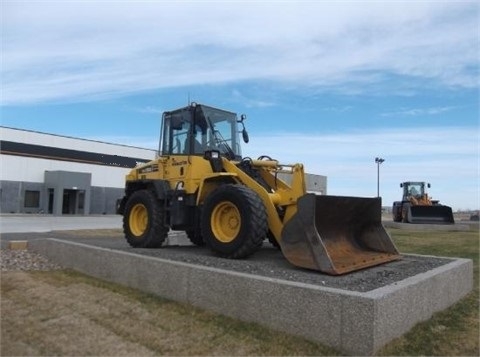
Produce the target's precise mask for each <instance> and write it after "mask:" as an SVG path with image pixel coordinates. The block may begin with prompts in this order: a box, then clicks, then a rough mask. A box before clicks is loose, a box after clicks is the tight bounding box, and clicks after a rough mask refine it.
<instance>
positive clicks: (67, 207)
mask: <svg viewBox="0 0 480 357" xmlns="http://www.w3.org/2000/svg"><path fill="white" fill-rule="evenodd" d="M77 191H78V190H66V189H65V190H63V203H62V214H75V213H76V212H75V211H76V207H77Z"/></svg>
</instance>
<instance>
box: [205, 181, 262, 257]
mask: <svg viewBox="0 0 480 357" xmlns="http://www.w3.org/2000/svg"><path fill="white" fill-rule="evenodd" d="M200 225H201V232H202V236H203V239H204V241H205V243H206V244H207V246H208V247H209V248H210V249H212V250H213V251H214V252H215V253H217V254H219V255H220V256H222V257H225V258H231V259H241V258H246V257H248V256H250V255H251V254H253V253H254V252H256V251H257V250H258V249H259V248H260V247H261V246H262V243H263V240H264V238H265V236H266V235H267V231H268V223H267V213H266V209H265V206H264V204H263V202H262V200H261V199H260V197H259V196H258V195H257V194H256V193H255V192H254V191H252V190H251V189H250V188H248V187H245V186H242V185H232V184H228V185H222V186H220V187H218V188H217V189H216V190H215V191H213V192H212V193H211V194H210V195H209V196H208V197H207V199H206V200H205V204H204V206H203V213H202V218H201V224H200Z"/></svg>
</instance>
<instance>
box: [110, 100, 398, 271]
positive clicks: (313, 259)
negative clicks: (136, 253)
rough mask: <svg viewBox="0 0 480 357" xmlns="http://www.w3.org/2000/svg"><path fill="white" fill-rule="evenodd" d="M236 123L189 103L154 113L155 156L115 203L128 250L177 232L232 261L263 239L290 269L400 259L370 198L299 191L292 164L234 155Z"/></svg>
mask: <svg viewBox="0 0 480 357" xmlns="http://www.w3.org/2000/svg"><path fill="white" fill-rule="evenodd" d="M244 120H245V116H244V115H242V116H241V117H240V118H238V117H237V115H236V114H235V113H232V112H229V111H225V110H220V109H216V108H212V107H209V106H206V105H201V104H196V103H193V104H191V105H189V106H187V107H185V108H181V109H177V110H173V111H169V112H165V113H164V114H163V116H162V128H161V138H160V148H159V157H158V158H157V159H155V160H153V161H151V162H149V163H146V164H142V165H140V166H137V167H136V168H134V169H132V170H131V172H130V173H129V174H128V175H127V177H126V187H125V196H124V197H123V199H121V200H120V201H119V202H118V208H117V212H118V213H119V214H122V215H123V229H124V233H125V237H126V240H127V241H128V243H129V244H130V245H131V246H132V247H141V248H157V247H160V246H161V245H162V244H163V243H164V241H165V239H166V238H167V235H168V232H169V230H177V231H178V230H179V231H185V232H186V234H187V236H188V237H189V238H190V240H191V242H192V243H194V244H196V245H206V246H207V247H209V248H210V249H211V250H212V251H213V252H214V253H216V254H217V255H219V256H222V257H225V258H233V259H239V258H246V257H248V256H250V255H251V254H253V253H254V252H255V251H257V250H258V249H259V248H260V247H261V246H262V243H263V241H264V240H265V239H269V240H270V241H271V242H272V243H274V245H276V246H277V247H279V248H280V249H281V251H282V253H283V255H284V256H285V258H286V259H287V260H288V261H289V262H290V263H292V264H293V265H295V266H297V267H301V268H307V269H313V270H318V271H321V272H324V273H327V274H333V275H338V274H344V273H348V272H352V271H356V270H359V269H363V268H367V267H370V266H374V265H378V264H381V263H385V262H389V261H392V260H395V259H398V258H399V257H400V255H399V253H398V251H397V249H396V248H395V245H394V244H393V242H392V240H391V238H390V237H389V235H388V234H387V232H386V231H385V229H384V227H383V226H382V223H381V201H380V199H377V198H359V197H335V196H321V195H315V194H311V193H307V192H306V187H305V174H304V168H303V165H302V164H293V165H284V164H280V163H279V162H278V161H276V160H273V159H271V158H270V157H268V156H261V157H259V158H258V159H251V158H248V157H242V154H241V145H240V144H241V143H240V136H242V137H243V141H244V142H248V140H249V139H248V134H247V132H246V130H245V126H244ZM240 134H242V135H240ZM279 174H289V175H291V180H289V182H290V184H287V183H286V182H285V181H283V180H281V179H280V178H279Z"/></svg>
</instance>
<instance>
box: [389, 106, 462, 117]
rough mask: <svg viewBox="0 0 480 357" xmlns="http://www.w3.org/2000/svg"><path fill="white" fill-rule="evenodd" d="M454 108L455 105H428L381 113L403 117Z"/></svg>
mask: <svg viewBox="0 0 480 357" xmlns="http://www.w3.org/2000/svg"><path fill="white" fill-rule="evenodd" d="M454 109H456V107H452V106H447V107H430V108H402V109H400V110H397V111H393V112H386V113H382V114H381V116H384V117H396V116H400V117H404V116H430V115H437V114H442V113H446V112H449V111H451V110H454Z"/></svg>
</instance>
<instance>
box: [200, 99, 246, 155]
mask: <svg viewBox="0 0 480 357" xmlns="http://www.w3.org/2000/svg"><path fill="white" fill-rule="evenodd" d="M196 125H197V126H199V127H201V129H202V136H203V135H206V136H207V138H206V140H204V142H205V143H206V144H207V147H208V149H209V150H219V151H220V152H221V153H222V154H224V155H226V156H233V157H232V159H233V158H235V157H240V158H241V156H242V153H241V149H240V142H239V135H238V130H237V115H236V114H235V113H231V112H227V111H225V110H220V109H216V108H212V107H207V106H204V105H202V106H200V110H197V112H196ZM204 129H206V130H205V134H204ZM202 139H203V138H202ZM202 144H203V141H202Z"/></svg>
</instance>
